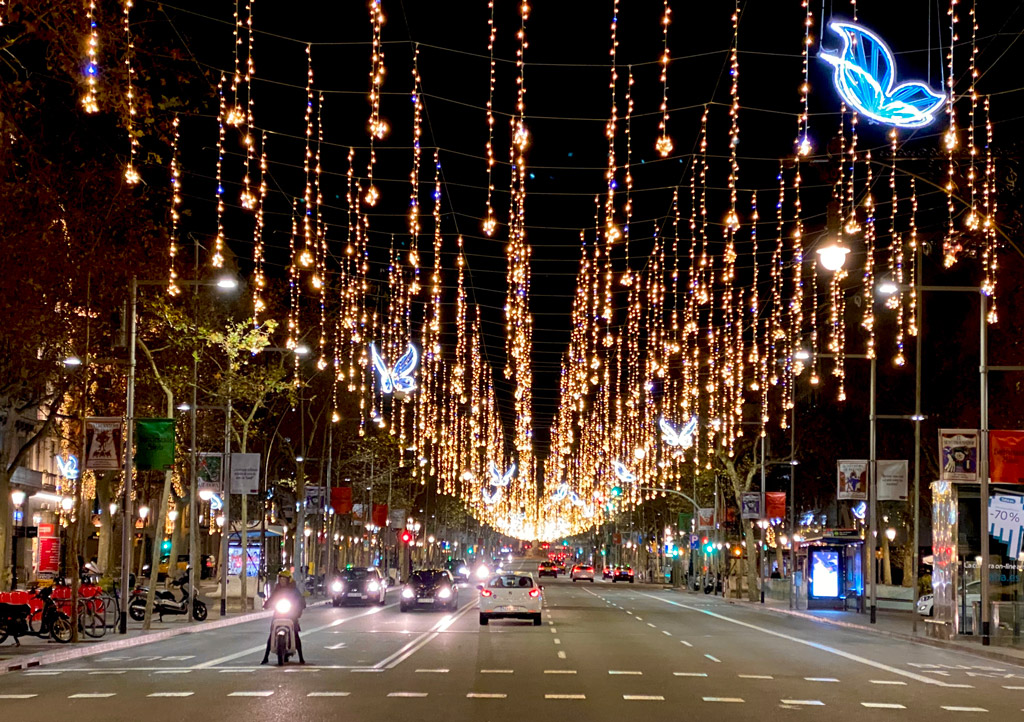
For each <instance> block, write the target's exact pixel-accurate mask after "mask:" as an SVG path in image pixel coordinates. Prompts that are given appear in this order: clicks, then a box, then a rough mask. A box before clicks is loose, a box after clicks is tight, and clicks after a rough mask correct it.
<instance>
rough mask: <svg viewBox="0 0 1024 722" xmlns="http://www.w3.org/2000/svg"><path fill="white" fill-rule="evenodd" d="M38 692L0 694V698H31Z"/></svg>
mask: <svg viewBox="0 0 1024 722" xmlns="http://www.w3.org/2000/svg"><path fill="white" fill-rule="evenodd" d="M38 696H39V695H38V694H0V699H32V698H33V697H38Z"/></svg>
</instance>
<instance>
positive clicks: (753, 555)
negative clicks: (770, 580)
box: [743, 519, 761, 602]
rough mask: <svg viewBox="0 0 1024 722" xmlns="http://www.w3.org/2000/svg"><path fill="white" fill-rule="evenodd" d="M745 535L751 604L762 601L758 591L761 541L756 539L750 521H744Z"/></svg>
mask: <svg viewBox="0 0 1024 722" xmlns="http://www.w3.org/2000/svg"><path fill="white" fill-rule="evenodd" d="M743 535H744V536H745V537H746V540H747V570H746V571H747V599H748V600H749V601H751V602H756V601H759V600H760V598H761V597H760V595H759V593H758V589H757V579H758V576H759V575H758V573H757V569H758V564H757V560H758V556H759V554H758V551H759V547H760V541H759V540H758V539H757V538H755V535H754V524H753V522H752V521H751V520H750V519H744V520H743Z"/></svg>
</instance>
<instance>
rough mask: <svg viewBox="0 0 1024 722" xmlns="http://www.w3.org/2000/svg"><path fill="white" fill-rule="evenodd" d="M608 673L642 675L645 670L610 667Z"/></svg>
mask: <svg viewBox="0 0 1024 722" xmlns="http://www.w3.org/2000/svg"><path fill="white" fill-rule="evenodd" d="M608 674H628V675H633V676H640V675H642V674H643V672H641V671H639V670H635V669H609V670H608Z"/></svg>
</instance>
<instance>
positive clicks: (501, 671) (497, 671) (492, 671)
mask: <svg viewBox="0 0 1024 722" xmlns="http://www.w3.org/2000/svg"><path fill="white" fill-rule="evenodd" d="M514 672H515V670H514V669H481V670H480V674H513V673H514Z"/></svg>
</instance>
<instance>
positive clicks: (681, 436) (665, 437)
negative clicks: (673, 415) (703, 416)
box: [658, 416, 697, 449]
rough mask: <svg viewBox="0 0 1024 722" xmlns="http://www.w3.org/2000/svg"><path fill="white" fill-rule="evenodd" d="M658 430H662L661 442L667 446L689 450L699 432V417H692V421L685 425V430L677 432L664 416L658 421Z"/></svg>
mask: <svg viewBox="0 0 1024 722" xmlns="http://www.w3.org/2000/svg"><path fill="white" fill-rule="evenodd" d="M658 428H659V429H661V440H662V441H664V442H665V443H666V444H668V445H669V446H674V447H676V448H680V449H689V448H690V447H691V446H693V435H694V433H695V432H696V431H697V417H696V416H692V417H690V420H689V421H687V422H686V423H685V424H683V428H682V429H679V430H678V431H677V430H676V427H674V426H673V425H672V424H671V423H670V422H669V420H668V419H666V418H665V417H664V416H662V417H661V418H660V419H658Z"/></svg>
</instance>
